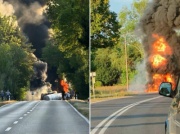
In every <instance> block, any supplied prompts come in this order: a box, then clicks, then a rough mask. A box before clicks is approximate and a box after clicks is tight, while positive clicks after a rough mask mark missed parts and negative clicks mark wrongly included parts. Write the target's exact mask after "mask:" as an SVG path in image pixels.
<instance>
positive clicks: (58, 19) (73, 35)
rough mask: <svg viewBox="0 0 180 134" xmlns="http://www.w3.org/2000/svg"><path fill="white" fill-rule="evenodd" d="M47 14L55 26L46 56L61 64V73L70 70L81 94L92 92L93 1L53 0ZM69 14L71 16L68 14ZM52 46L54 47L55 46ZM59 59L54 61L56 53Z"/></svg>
mask: <svg viewBox="0 0 180 134" xmlns="http://www.w3.org/2000/svg"><path fill="white" fill-rule="evenodd" d="M47 16H48V18H49V21H50V22H51V24H52V25H51V26H52V29H53V32H54V34H53V36H52V39H51V40H50V41H49V42H50V43H49V44H47V45H46V47H45V48H44V50H43V58H44V59H45V60H46V61H47V62H48V64H50V66H55V67H56V68H57V74H58V75H59V76H62V74H66V77H67V79H68V81H70V82H71V83H72V85H73V87H74V89H75V90H77V91H78V92H79V95H80V96H79V97H80V98H87V97H88V96H89V86H88V82H89V73H88V67H89V64H88V61H89V60H88V59H89V53H88V51H89V1H87V0H61V1H58V0H51V1H50V2H49V3H48V10H47ZM67 16H68V17H67ZM49 48H53V49H52V50H51V49H49ZM53 52H55V53H56V63H55V62H54V63H52V61H51V60H52V59H49V58H48V57H52V55H51V54H52V53H53Z"/></svg>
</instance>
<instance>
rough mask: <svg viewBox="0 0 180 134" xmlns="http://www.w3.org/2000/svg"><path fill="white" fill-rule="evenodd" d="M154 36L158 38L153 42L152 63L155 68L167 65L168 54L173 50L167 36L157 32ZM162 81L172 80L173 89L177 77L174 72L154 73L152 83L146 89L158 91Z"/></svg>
mask: <svg viewBox="0 0 180 134" xmlns="http://www.w3.org/2000/svg"><path fill="white" fill-rule="evenodd" d="M152 36H153V37H154V38H155V39H156V41H155V42H154V43H153V44H152V53H151V56H150V64H151V66H152V68H154V69H157V68H162V67H165V66H166V65H167V59H166V56H168V55H172V50H171V48H170V46H169V44H168V43H167V42H166V40H165V38H163V37H162V36H159V35H157V34H153V35H152ZM162 82H170V83H171V84H172V89H174V88H175V78H174V77H173V75H172V74H170V73H168V74H159V73H153V74H152V80H151V83H149V84H148V85H147V90H146V91H147V92H157V91H158V89H159V85H160V84H161V83H162Z"/></svg>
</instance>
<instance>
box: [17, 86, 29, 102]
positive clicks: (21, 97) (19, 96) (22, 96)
mask: <svg viewBox="0 0 180 134" xmlns="http://www.w3.org/2000/svg"><path fill="white" fill-rule="evenodd" d="M26 92H27V88H19V89H18V90H17V91H16V93H15V95H16V99H17V100H21V101H22V100H25V99H26Z"/></svg>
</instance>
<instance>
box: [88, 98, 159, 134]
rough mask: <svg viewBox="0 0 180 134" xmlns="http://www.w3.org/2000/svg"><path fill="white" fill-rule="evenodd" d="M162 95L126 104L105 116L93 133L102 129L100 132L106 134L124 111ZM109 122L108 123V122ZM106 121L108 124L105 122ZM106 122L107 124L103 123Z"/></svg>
mask: <svg viewBox="0 0 180 134" xmlns="http://www.w3.org/2000/svg"><path fill="white" fill-rule="evenodd" d="M161 97H162V96H158V97H154V98H150V99H146V100H143V101H139V102H136V103H133V104H130V105H128V106H125V107H123V108H121V109H119V110H118V111H116V112H114V113H113V114H111V115H110V116H108V117H107V118H105V119H104V120H103V121H101V122H100V123H99V124H98V125H97V126H96V127H95V128H94V129H93V130H92V131H91V134H95V133H96V132H97V131H98V130H99V129H101V128H102V129H101V131H100V132H99V133H98V134H104V132H105V131H106V129H107V128H108V127H109V126H110V124H111V123H112V122H113V121H114V120H115V119H116V118H117V117H118V116H120V115H122V114H123V113H124V112H126V111H127V110H129V109H130V108H132V107H134V106H136V105H139V104H141V103H144V102H147V101H151V100H154V99H158V98H161ZM106 122H107V123H106ZM105 123H106V124H105ZM103 124H105V125H103Z"/></svg>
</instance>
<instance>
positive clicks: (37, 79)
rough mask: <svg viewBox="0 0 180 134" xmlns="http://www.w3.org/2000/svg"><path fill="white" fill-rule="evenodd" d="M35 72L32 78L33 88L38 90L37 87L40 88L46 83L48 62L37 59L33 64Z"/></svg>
mask: <svg viewBox="0 0 180 134" xmlns="http://www.w3.org/2000/svg"><path fill="white" fill-rule="evenodd" d="M33 69H34V74H33V77H32V80H31V84H30V85H31V87H30V88H31V90H36V89H37V88H40V87H42V86H44V85H45V84H46V83H45V81H46V78H47V75H46V73H47V63H45V62H42V61H37V62H35V63H34V65H33Z"/></svg>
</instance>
